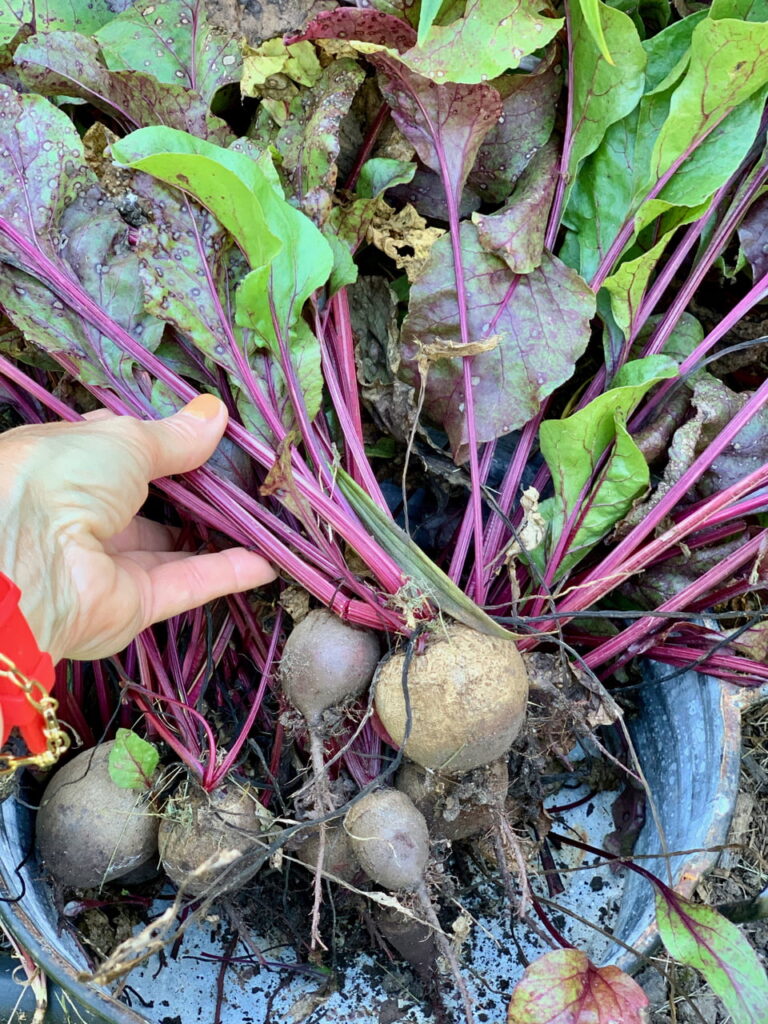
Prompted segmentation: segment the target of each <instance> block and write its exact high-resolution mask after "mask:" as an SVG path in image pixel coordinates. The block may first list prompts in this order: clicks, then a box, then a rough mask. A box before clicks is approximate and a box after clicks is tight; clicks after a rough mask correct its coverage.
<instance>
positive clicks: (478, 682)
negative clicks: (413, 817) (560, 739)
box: [376, 623, 528, 775]
mask: <svg viewBox="0 0 768 1024" xmlns="http://www.w3.org/2000/svg"><path fill="white" fill-rule="evenodd" d="M403 658H404V655H403V654H395V655H394V657H392V658H390V660H389V661H388V662H387V663H386V664H385V665H383V666H382V669H381V672H380V673H379V679H378V683H377V686H376V711H377V712H378V715H379V718H380V719H381V721H382V723H383V725H384V728H385V729H386V730H387V732H388V733H389V735H390V736H391V737H392V739H393V740H394V741H395V743H399V744H402V743H403V741H404V740H405V728H406V710H405V698H404V696H403V685H402V676H403ZM407 684H408V693H409V696H410V703H411V717H412V721H411V731H410V734H409V736H408V739H407V741H406V742H405V753H406V754H407V756H408V757H409V758H410V759H411V760H412V761H416V763H417V764H420V765H422V766H423V767H424V768H433V769H435V770H440V771H443V772H445V773H447V774H451V775H460V774H462V773H464V772H468V771H470V770H471V769H473V768H478V767H479V766H480V765H483V764H489V763H490V762H491V761H495V760H496V759H497V758H499V757H501V756H502V755H503V754H505V753H506V752H507V751H508V750H509V748H510V747H511V746H512V743H513V742H514V740H515V739H516V737H517V735H518V734H519V732H520V730H521V729H522V727H523V722H524V721H525V709H526V704H527V701H528V675H527V673H526V670H525V665H524V663H523V659H522V657H521V656H520V653H519V651H518V650H517V648H516V647H515V645H514V643H513V642H512V641H511V640H504V639H503V638H502V637H495V636H484V635H483V634H482V633H477V632H476V631H475V630H473V629H469V628H468V627H467V626H462V625H459V624H458V623H454V624H452V625H450V626H448V627H447V628H446V629H445V630H444V631H442V632H437V633H436V634H435V635H434V637H433V638H432V639H431V640H430V642H429V644H428V646H427V649H426V651H425V652H424V653H423V654H420V655H416V656H414V657H413V658H412V659H411V663H410V667H409V670H408V678H407Z"/></svg>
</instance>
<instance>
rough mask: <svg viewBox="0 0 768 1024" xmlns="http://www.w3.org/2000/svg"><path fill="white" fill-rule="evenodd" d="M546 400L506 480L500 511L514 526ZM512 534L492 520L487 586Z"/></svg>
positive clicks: (487, 544)
mask: <svg viewBox="0 0 768 1024" xmlns="http://www.w3.org/2000/svg"><path fill="white" fill-rule="evenodd" d="M546 405H547V402H546V400H545V401H544V402H543V403H542V405H541V408H540V409H539V411H538V413H537V414H536V415H535V416H534V417H533V419H532V420H529V421H528V422H527V423H526V424H525V426H524V427H523V429H522V432H521V434H520V441H519V442H518V444H517V447H516V448H515V454H514V456H513V458H512V461H511V462H510V464H509V466H508V467H507V471H506V472H505V474H504V479H503V481H502V484H501V494H500V495H499V508H500V509H501V511H502V512H503V513H504V514H505V515H506V516H508V517H509V519H510V520H511V522H512V523H513V525H515V526H516V525H517V524H518V523H519V522H520V520H521V518H522V512H521V511H520V509H517V510H513V508H512V505H513V503H514V501H515V499H516V498H517V496H518V492H519V490H520V485H521V481H522V479H523V473H524V472H525V467H526V466H527V464H528V461H529V459H530V457H531V452H532V451H533V446H534V444H535V442H536V437H537V435H538V432H539V425H540V423H541V421H542V419H543V416H544V410H545V408H546ZM508 533H509V528H508V526H507V524H506V523H505V522H504V520H503V519H502V518H501V516H498V515H495V516H491V519H490V522H489V523H488V526H487V528H486V537H485V547H486V551H487V553H488V562H489V564H488V579H487V581H486V585H490V582H491V580H492V578H493V575H494V573H495V572H497V571H498V568H499V559H500V558H501V555H502V550H501V544H502V543H503V541H504V539H505V538H506V536H507V535H508Z"/></svg>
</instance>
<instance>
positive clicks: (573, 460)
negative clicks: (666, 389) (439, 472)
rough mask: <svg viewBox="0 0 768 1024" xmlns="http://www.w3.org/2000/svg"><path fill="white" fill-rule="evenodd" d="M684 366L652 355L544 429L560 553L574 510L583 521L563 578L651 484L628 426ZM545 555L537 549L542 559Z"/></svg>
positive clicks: (550, 509) (561, 568)
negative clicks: (653, 391) (647, 398)
mask: <svg viewBox="0 0 768 1024" xmlns="http://www.w3.org/2000/svg"><path fill="white" fill-rule="evenodd" d="M676 373H677V366H676V365H675V363H674V362H673V361H672V360H671V359H669V358H668V357H667V356H647V357H646V358H645V359H638V360H634V361H633V362H630V363H626V364H625V365H624V366H623V367H622V368H621V370H619V372H618V373H617V374H616V377H615V379H614V382H613V386H612V387H611V389H610V390H609V391H606V392H605V393H604V394H602V395H599V396H598V397H597V398H594V399H593V400H592V401H591V402H590V403H589V405H587V406H586V407H585V408H584V409H581V410H580V411H579V412H575V413H573V414H572V415H571V416H568V417H566V418H565V419H562V420H544V422H543V423H542V424H541V427H540V428H539V440H540V444H541V452H542V455H543V456H544V458H545V459H546V462H547V465H548V466H549V468H550V471H551V473H552V482H553V485H554V488H555V496H554V497H553V498H548V499H547V500H546V501H542V502H541V504H540V506H539V511H540V512H541V514H542V516H543V517H544V518H545V519H546V520H547V521H548V522H549V524H550V536H549V544H548V550H549V553H550V554H552V552H554V550H555V547H556V545H557V541H558V539H559V537H560V535H561V533H562V531H563V529H564V527H565V524H566V522H567V520H568V518H569V516H570V515H571V514H572V513H573V512H574V511H577V510H581V511H580V512H579V523H578V528H577V530H576V532H575V535H574V536H573V537H572V538H571V539H570V540H569V542H568V544H567V548H566V555H565V557H564V558H562V559H561V560H560V561H559V563H558V567H557V576H558V577H559V576H562V575H563V574H564V573H566V572H568V571H569V570H570V569H571V568H573V566H574V565H576V563H577V562H579V561H580V560H581V559H582V558H583V557H584V555H585V554H586V553H587V552H588V551H589V549H590V548H592V547H594V545H595V544H596V543H597V542H598V541H599V540H600V538H601V537H603V536H605V534H606V533H607V532H608V531H609V530H610V529H611V527H612V526H613V525H614V524H615V523H616V522H618V521H619V519H621V517H622V516H623V515H625V514H626V512H627V511H628V509H629V508H630V506H631V505H632V502H633V501H634V499H635V498H637V497H638V496H639V495H641V494H642V493H643V491H644V490H645V489H646V487H647V486H648V479H649V474H648V466H647V464H646V462H645V459H644V458H643V455H642V453H641V452H640V449H639V448H638V447H637V445H636V444H635V442H634V441H633V440H632V438H631V437H630V435H629V433H628V432H627V429H626V426H625V424H626V421H627V418H628V417H629V415H630V413H631V412H632V410H633V409H634V407H635V406H636V405H637V403H638V402H639V401H640V399H641V398H642V397H643V395H644V394H645V393H646V392H647V391H648V390H649V389H650V388H651V387H652V386H653V385H654V384H656V383H658V382H659V381H660V380H664V379H666V378H669V377H674V376H675V374H676ZM611 445H613V448H612V449H611V451H610V454H609V456H608V460H607V462H606V464H605V466H604V467H603V469H602V471H601V473H600V474H599V477H598V479H597V481H596V482H595V483H594V484H593V485H592V491H591V493H589V494H585V488H586V487H587V485H588V484H589V480H590V478H591V476H592V474H593V473H594V471H595V469H596V467H597V465H598V463H599V462H600V460H601V458H602V457H603V455H604V454H605V453H606V452H607V451H608V449H609V447H610V446H611ZM543 561H544V554H543V552H540V553H538V554H537V562H538V563H539V564H540V565H541V564H543Z"/></svg>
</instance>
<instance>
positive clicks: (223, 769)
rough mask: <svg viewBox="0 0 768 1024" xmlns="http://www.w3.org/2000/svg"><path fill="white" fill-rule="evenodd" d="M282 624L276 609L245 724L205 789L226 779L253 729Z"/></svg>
mask: <svg viewBox="0 0 768 1024" xmlns="http://www.w3.org/2000/svg"><path fill="white" fill-rule="evenodd" d="M282 622H283V609H282V608H278V610H277V616H276V620H275V626H274V629H273V631H272V638H271V640H270V644H269V650H268V651H267V657H266V659H265V662H264V665H263V667H262V670H261V681H260V682H259V686H258V689H257V690H256V692H255V693H254V694H253V695H252V697H251V698H250V699H251V707H250V710H249V712H248V716H247V718H246V720H245V722H243V725H242V728H241V729H240V732H239V734H238V737H237V739H236V740H235V742H234V743H233V744H232V747H231V748H230V750H229V752H228V754H227V755H226V757H225V758H224V760H223V761H222V762H221V764H220V765H219V766H218V767H215V766H214V767H215V771H213V772H212V774H211V780H210V785H209V786H208V787H207V788H209V789H215V787H216V786H217V785H218V784H219V783H220V782H221V780H222V779H224V778H226V776H227V775H228V773H229V772H230V771H231V770H232V767H233V766H234V764H235V762H236V761H237V758H238V757H239V756H240V751H241V750H242V748H243V744H244V743H245V741H246V739H247V738H248V735H249V734H250V731H251V729H252V728H253V723H254V722H255V721H256V716H257V714H258V713H259V710H260V708H261V703H262V701H263V699H264V694H265V693H266V691H267V686H268V684H269V681H270V678H271V676H272V672H273V669H274V664H275V659H276V657H277V648H278V643H279V641H280V633H281V629H282Z"/></svg>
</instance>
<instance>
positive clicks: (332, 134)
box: [275, 60, 365, 225]
mask: <svg viewBox="0 0 768 1024" xmlns="http://www.w3.org/2000/svg"><path fill="white" fill-rule="evenodd" d="M364 77H365V73H364V72H363V70H362V68H361V67H360V65H359V64H357V63H356V62H355V61H352V60H335V61H333V63H332V64H330V65H329V66H328V67H327V68H325V69H324V70H323V73H322V75H321V76H320V78H319V79H318V80H317V82H316V83H315V85H314V86H313V87H312V88H311V89H304V90H302V91H301V92H300V93H299V94H298V95H297V96H296V97H295V98H294V99H293V101H292V102H291V105H290V108H289V116H288V120H287V121H286V123H285V125H284V126H283V128H282V129H281V131H280V132H279V133H278V135H277V138H276V140H275V146H276V147H277V149H278V150H279V152H280V153H281V154H282V157H283V169H284V170H285V171H286V173H287V175H288V180H289V181H290V183H291V185H292V191H293V193H294V195H295V196H296V197H297V198H298V199H299V200H303V202H302V205H303V206H304V208H305V212H307V213H310V214H313V215H314V216H313V219H314V220H315V223H316V224H319V225H322V223H323V222H324V221H325V220H326V219H327V217H328V214H329V212H330V207H331V195H332V193H333V190H334V188H335V187H336V175H337V167H336V158H337V157H338V155H339V129H340V126H341V121H342V118H343V117H344V116H345V115H346V114H347V113H348V111H349V107H350V105H351V103H352V100H353V98H354V96H355V93H356V92H357V90H358V88H359V86H360V84H361V83H362V81H363V78H364Z"/></svg>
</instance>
